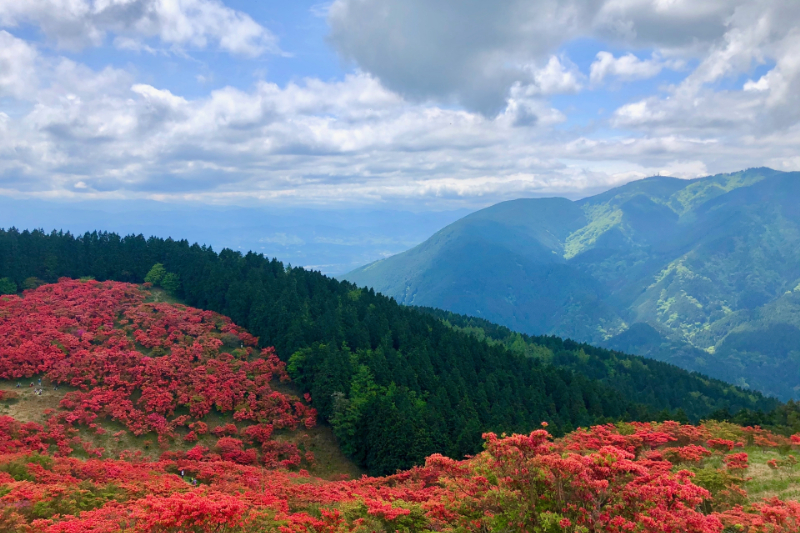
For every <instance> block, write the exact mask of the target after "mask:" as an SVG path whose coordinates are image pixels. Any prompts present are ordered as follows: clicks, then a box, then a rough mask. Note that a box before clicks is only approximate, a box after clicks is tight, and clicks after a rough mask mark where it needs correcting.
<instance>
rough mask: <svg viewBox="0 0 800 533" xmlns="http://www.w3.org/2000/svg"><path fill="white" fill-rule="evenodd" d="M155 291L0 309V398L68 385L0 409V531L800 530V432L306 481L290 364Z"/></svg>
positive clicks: (95, 289)
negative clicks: (104, 439)
mask: <svg viewBox="0 0 800 533" xmlns="http://www.w3.org/2000/svg"><path fill="white" fill-rule="evenodd" d="M149 294H150V293H149V292H148V291H147V290H146V288H142V287H139V286H136V285H130V284H122V283H111V282H105V283H98V282H94V281H73V280H62V281H60V282H59V283H57V284H53V285H45V286H42V287H40V288H38V289H35V290H30V291H26V292H25V294H24V295H23V296H22V297H18V296H3V297H1V298H0V377H2V378H3V379H5V380H11V383H14V382H15V381H18V382H19V383H20V386H21V387H20V388H21V389H22V390H21V391H18V390H17V389H16V387H15V386H14V387H12V388H11V390H6V392H4V394H3V396H2V397H0V402H2V403H3V404H5V405H6V406H13V405H14V404H15V402H18V401H19V396H20V393H24V394H30V393H31V389H34V390H37V391H38V390H40V389H43V388H45V387H46V388H48V390H53V391H54V392H57V393H59V394H61V392H63V398H62V399H61V400H60V403H59V405H58V407H57V408H55V409H52V410H50V411H48V412H47V413H45V420H43V421H42V423H37V422H32V421H23V420H17V419H15V418H13V417H11V416H0V531H9V532H47V533H78V532H96V533H101V532H102V533H106V532H109V533H110V532H117V531H131V532H145V531H162V532H184V531H187V532H188V531H197V532H200V531H202V532H223V531H225V532H234V531H235V532H262V531H267V532H273V531H274V532H281V533H290V532H298V533H300V532H306V533H310V532H316V533H323V532H325V533H334V532H345V531H353V532H355V531H358V532H372V531H387V532H389V531H404V532H412V531H413V532H426V531H451V532H488V531H514V532H561V531H566V532H590V531H608V532H623V531H643V532H662V531H666V532H684V531H686V532H698V533H701V532H702V533H712V532H720V533H721V532H723V531H742V532H760V531H764V532H774V533H778V532H792V531H800V504H798V503H796V502H795V501H793V500H792V499H791V497H789V498H785V499H783V500H782V499H779V498H778V496H782V495H784V494H789V493H790V492H791V485H792V484H793V483H794V480H795V478H794V474H795V473H796V471H797V461H796V460H795V458H794V455H793V449H794V448H795V447H797V446H798V445H800V437H792V438H791V439H789V438H785V437H781V436H777V435H773V434H771V433H769V432H767V431H764V430H762V429H760V428H758V427H747V428H742V427H738V426H734V425H732V424H728V423H722V422H713V423H711V422H709V423H707V424H704V425H700V426H688V425H681V424H678V423H676V422H664V423H660V424H655V423H653V424H646V423H630V424H628V423H619V424H616V425H611V424H609V425H602V426H595V427H592V428H590V429H587V430H578V431H576V432H573V433H570V434H568V435H567V436H566V437H564V438H561V439H557V440H554V439H552V438H551V436H550V435H549V434H548V433H547V431H546V429H541V430H537V431H534V432H532V433H531V434H530V435H512V436H497V435H494V434H491V433H489V434H486V435H485V436H484V439H485V450H484V451H483V452H482V453H480V454H478V455H476V456H474V457H470V458H467V459H465V460H461V461H457V460H453V459H450V458H447V457H444V456H441V455H433V456H431V457H429V458H428V459H427V461H426V463H425V465H423V466H420V467H417V468H413V469H411V470H409V471H405V472H399V473H397V474H395V475H392V476H387V477H382V478H370V477H362V478H361V479H357V480H338V481H337V480H333V481H330V480H323V479H320V478H317V477H314V476H311V475H310V474H309V473H308V471H307V470H306V469H307V468H308V467H309V466H310V465H311V464H313V461H314V457H313V456H312V455H311V454H310V453H308V451H307V450H305V449H304V445H303V442H304V441H303V439H302V438H301V437H300V438H298V437H297V436H298V435H302V433H303V432H304V431H306V430H307V429H308V428H310V427H312V426H313V425H314V421H315V414H316V413H315V411H314V409H313V407H312V405H313V403H312V398H310V397H306V398H304V399H303V400H301V399H300V398H298V397H296V396H293V395H292V394H291V393H289V392H286V391H287V390H288V389H286V388H285V387H283V386H280V385H277V384H276V383H277V382H280V381H284V382H285V381H288V377H287V376H286V373H285V371H284V365H283V363H282V362H281V361H280V360H278V359H277V357H275V355H274V353H273V352H272V351H271V350H263V351H260V352H259V351H257V350H256V349H254V347H255V345H256V339H255V338H253V337H252V336H250V335H249V334H248V333H247V332H245V331H243V330H241V329H240V328H238V327H237V326H235V325H234V324H232V323H231V321H230V320H228V319H226V318H225V317H222V316H220V315H217V314H215V313H211V312H206V311H200V310H197V309H192V308H188V307H185V306H181V305H176V304H168V303H152V302H151V303H147V301H146V300H147V299H148V296H149ZM40 378H42V385H39V379H40ZM31 385H32V386H31ZM57 387H58V389H56V388H57ZM277 388H281V390H283V391H284V392H279V391H278V390H276V389H277ZM223 422H224V423H223ZM110 424H112V425H117V427H119V428H120V429H119V431H118V432H117V433H118V434H115V435H113V438H115V439H122V438H128V437H131V438H138V439H153V440H155V441H156V443H157V444H156V443H153V446H158V447H159V448H160V450H159V453H160V456H159V457H158V458H150V457H147V454H142V453H141V450H133V449H131V450H126V451H123V452H122V453H121V454H117V455H116V456H113V457H112V456H111V453H110V452H109V451H107V450H106V449H103V448H102V447H99V446H97V442H99V441H98V440H97V439H93V438H91V437H93V436H97V435H98V434H101V436H102V434H103V433H106V432H107V431H108V429H107V428H108V427H109V425H110ZM87 435H88V436H87ZM203 443H207V444H208V445H204V444H203ZM304 468H306V469H304ZM787 491H788V492H787Z"/></svg>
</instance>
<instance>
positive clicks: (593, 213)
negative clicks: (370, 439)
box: [343, 168, 800, 399]
mask: <svg viewBox="0 0 800 533" xmlns="http://www.w3.org/2000/svg"><path fill="white" fill-rule="evenodd" d="M798 177H800V173H797V172H780V171H777V170H773V169H769V168H753V169H748V170H745V171H742V172H736V173H731V174H719V175H715V176H708V177H705V178H697V179H693V180H679V179H677V178H671V177H661V176H655V177H651V178H646V179H644V180H639V181H635V182H631V183H628V184H625V185H623V186H621V187H618V188H616V189H612V190H609V191H606V192H604V193H601V194H598V195H595V196H591V197H588V198H584V199H581V200H578V201H574V202H573V201H570V200H567V199H564V198H546V199H517V200H511V201H508V202H503V203H500V204H496V205H494V206H491V207H488V208H486V209H483V210H481V211H478V212H476V213H472V214H470V215H468V216H466V217H464V218H462V219H460V220H458V221H456V222H455V223H453V224H451V225H449V226H447V227H445V228H443V229H442V230H440V231H439V232H437V233H436V234H434V236H432V237H431V238H430V239H428V240H427V241H425V242H424V243H422V244H420V245H418V246H416V247H414V248H412V249H410V250H408V251H406V252H403V253H402V254H398V255H396V256H392V257H389V258H386V259H382V260H380V261H378V262H375V263H371V264H370V265H366V266H364V267H362V268H360V269H356V270H354V271H352V272H350V273H349V274H347V275H345V276H343V278H344V279H347V280H349V281H351V282H354V283H356V284H358V285H364V286H369V287H372V288H374V289H375V290H376V291H378V292H382V293H384V294H386V295H388V296H392V297H394V298H396V299H397V300H398V302H399V303H402V304H406V305H418V306H423V307H439V308H442V309H445V310H448V311H452V312H455V313H461V314H466V315H471V316H476V317H480V318H484V319H487V320H490V321H492V322H497V323H499V324H501V325H504V326H507V327H510V328H511V329H514V330H517V331H520V332H523V333H529V334H552V335H559V336H565V337H570V338H574V339H576V340H578V341H582V342H591V343H595V344H601V345H603V346H606V347H610V348H616V347H617V346H618V345H619V346H626V347H628V348H630V347H631V346H634V345H635V346H636V347H637V352H636V353H637V354H638V355H649V356H652V357H655V358H658V359H661V360H664V361H668V362H673V363H675V364H678V365H679V366H682V367H684V368H687V369H688V370H697V371H700V372H703V373H705V374H708V375H711V376H712V377H718V378H720V379H725V380H727V381H731V382H734V383H737V384H739V385H742V386H745V387H753V388H756V389H758V390H761V391H763V392H766V393H768V394H773V395H776V396H778V397H781V398H783V399H788V398H793V397H796V394H797V392H798V390H800V372H798V368H797V366H798V365H797V363H796V362H795V359H796V358H800V353H797V354H795V353H794V351H793V350H792V351H789V352H785V353H781V354H779V355H778V356H775V355H774V354H772V355H768V354H770V353H771V352H770V350H769V348H768V347H765V348H764V350H756V351H753V345H754V344H753V342H755V341H752V340H751V341H748V343H746V348H747V349H746V350H745V349H744V348H742V346H743V345H742V344H741V343H739V342H738V341H736V339H737V338H739V337H741V335H745V334H747V335H749V336H750V337H751V338H752V337H753V335H755V338H758V339H760V341H758V342H761V343H762V344H764V345H765V346H766V345H767V344H769V342H771V341H772V337H773V335H774V333H775V331H780V332H781V335H783V336H788V337H787V338H794V336H795V329H796V330H797V334H798V335H800V298H797V297H796V296H800V292H798V294H797V295H795V294H794V289H795V288H797V287H800V254H798V248H799V247H800V214H797V213H795V211H797V209H796V206H797V205H800V180H798ZM640 323H641V324H647V325H649V326H650V327H651V328H652V329H653V330H654V331H655V332H657V334H658V337H655V336H653V335H652V334H651V335H649V338H650V341H649V342H647V343H645V344H641V343H640V342H639V341H640V340H641V339H639V340H637V343H638V344H634V345H631V344H630V340H631V339H629V338H628V337H630V335H624V334H625V332H627V331H628V330H629V329H630V328H631V326H633V325H634V324H640ZM775 324H784V325H785V326H786V327H783V328H778V329H777V330H776V329H775V328H774V327H773V325H775ZM793 328H794V329H793ZM634 332H635V331H634ZM731 334H735V335H734V336H733V337H731V338H730V340H729V341H726V339H727V338H728V337H729V336H730V335H731ZM737 335H738V336H739V337H737ZM747 335H746V336H747ZM619 336H621V337H619ZM618 337H619V338H618ZM781 342H783V341H781ZM756 344H758V343H756ZM783 345H786V343H785V342H784V343H783ZM798 360H800V359H798ZM774 374H777V378H775V377H774ZM796 387H798V389H796Z"/></svg>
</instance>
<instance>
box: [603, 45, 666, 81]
mask: <svg viewBox="0 0 800 533" xmlns="http://www.w3.org/2000/svg"><path fill="white" fill-rule="evenodd" d="M665 66H666V65H665V63H664V62H663V61H661V60H659V59H658V58H655V57H653V58H652V59H639V58H638V57H636V56H635V55H633V54H631V53H628V54H625V55H624V56H621V57H617V58H615V57H614V55H613V54H611V53H609V52H598V53H597V59H595V61H594V62H593V63H592V65H591V67H590V73H589V79H590V81H591V82H592V84H599V83H602V82H603V80H605V79H606V77H608V76H614V77H615V78H617V79H619V80H622V81H632V80H645V79H647V78H652V77H654V76H657V75H658V74H659V73H660V72H661V70H662V69H663V68H664V67H665Z"/></svg>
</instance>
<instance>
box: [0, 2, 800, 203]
mask: <svg viewBox="0 0 800 533" xmlns="http://www.w3.org/2000/svg"><path fill="white" fill-rule="evenodd" d="M798 22H800V4H798V3H797V2H790V1H787V0H708V1H706V2H700V3H698V2H695V1H689V0H597V1H588V0H561V1H557V0H539V1H537V2H528V1H523V0H502V1H498V2H491V3H489V2H481V1H478V0H468V1H467V0H440V1H437V2H430V1H427V0H336V1H335V2H332V3H317V2H302V1H296V2H277V1H260V2H254V1H246V0H223V1H220V0H74V1H72V2H63V1H61V0H30V1H27V2H19V1H17V0H0V195H4V196H8V197H13V198H35V199H58V200H78V199H79V200H87V201H91V200H95V201H103V200H157V201H160V202H167V203H169V202H200V203H207V204H220V205H244V206H280V207H282V208H285V207H291V206H295V207H309V208H320V207H324V208H349V207H353V206H355V207H359V208H366V207H369V208H378V209H381V208H387V209H388V208H391V209H410V210H415V211H426V210H428V211H431V210H453V209H471V208H475V207H481V206H485V205H489V204H492V203H495V202H497V201H500V200H505V199H510V198H516V197H521V196H552V195H566V196H568V197H571V198H577V197H581V196H585V195H588V194H592V193H595V192H598V191H601V190H604V189H607V188H610V187H613V186H616V185H619V184H622V183H625V182H627V181H630V180H633V179H639V178H642V177H646V176H648V175H653V174H662V175H665V174H666V175H674V176H677V177H681V178H693V177H698V176H702V175H707V174H713V173H718V172H730V171H736V170H740V169H743V168H747V167H752V166H771V167H773V168H778V169H780V170H797V169H800V155H798V150H797V149H798V148H799V147H800V126H798V121H800V105H798V103H800V102H798V99H799V98H800V96H798V95H800V61H798V59H797V57H796V55H797V54H796V50H798V49H800V36H798V32H797V31H796V28H797V26H798V24H797V23H798Z"/></svg>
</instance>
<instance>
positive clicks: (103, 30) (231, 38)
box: [0, 0, 279, 56]
mask: <svg viewBox="0 0 800 533" xmlns="http://www.w3.org/2000/svg"><path fill="white" fill-rule="evenodd" d="M22 23H31V24H35V25H38V26H39V27H40V28H41V29H42V31H43V32H44V34H45V35H46V36H47V37H48V38H50V39H52V40H53V41H55V42H56V43H57V44H58V45H59V46H60V47H64V48H68V49H80V48H83V47H86V46H99V45H101V44H103V42H104V40H105V38H106V36H107V35H108V34H113V35H116V38H115V39H114V42H115V44H116V45H117V46H118V47H120V48H124V49H136V50H152V49H151V48H150V47H149V46H148V45H147V44H146V42H145V41H146V40H147V39H153V38H156V39H159V40H160V41H161V43H163V44H165V45H168V46H176V47H179V48H182V47H192V48H206V47H207V46H209V43H213V44H215V45H217V46H219V47H220V48H221V49H222V50H226V51H228V52H231V53H234V54H241V55H246V56H258V55H261V54H262V53H264V52H278V51H279V49H278V44H277V39H276V37H275V36H274V35H273V34H272V33H270V32H269V31H268V30H267V29H266V28H264V27H263V26H261V25H260V24H258V23H256V22H255V21H254V20H253V19H252V18H251V17H250V16H249V15H247V14H245V13H242V12H240V11H236V10H233V9H231V8H229V7H226V6H225V5H224V4H222V3H221V2H220V1H218V0H0V26H4V27H15V26H17V25H19V24H22Z"/></svg>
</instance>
